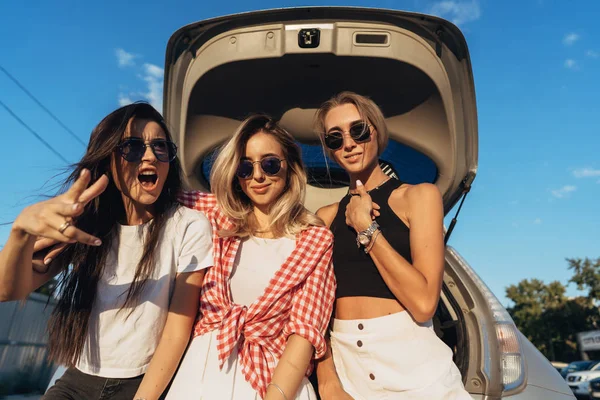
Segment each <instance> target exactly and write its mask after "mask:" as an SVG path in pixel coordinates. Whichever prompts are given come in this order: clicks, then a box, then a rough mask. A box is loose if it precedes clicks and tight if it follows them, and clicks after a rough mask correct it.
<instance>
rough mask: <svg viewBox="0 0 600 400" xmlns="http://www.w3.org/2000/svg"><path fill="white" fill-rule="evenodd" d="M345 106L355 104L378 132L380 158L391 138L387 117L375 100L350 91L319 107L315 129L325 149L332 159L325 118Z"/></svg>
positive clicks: (362, 117) (339, 94)
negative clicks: (328, 146)
mask: <svg viewBox="0 0 600 400" xmlns="http://www.w3.org/2000/svg"><path fill="white" fill-rule="evenodd" d="M344 104H353V105H354V106H355V107H356V109H357V110H358V113H359V114H360V118H361V119H362V120H364V121H367V122H369V123H370V124H371V125H373V127H374V128H375V131H377V155H378V156H380V155H381V153H383V151H384V150H385V148H386V146H387V143H388V138H389V135H388V131H387V127H386V125H385V117H384V116H383V113H382V112H381V109H380V108H379V106H378V105H377V104H375V102H374V101H373V100H371V99H369V98H368V97H365V96H361V95H360V94H356V93H354V92H348V91H346V92H341V93H338V94H336V95H335V96H333V97H332V98H330V99H329V100H327V101H326V102H325V103H323V104H322V105H321V107H319V109H318V110H317V112H316V114H315V129H316V131H317V133H318V134H319V139H320V140H321V144H322V145H323V148H324V149H325V150H326V151H327V152H328V153H329V156H330V157H331V156H332V155H333V154H332V151H331V150H330V149H329V148H327V146H325V141H324V140H325V118H326V117H327V114H328V113H329V111H331V110H332V109H334V108H335V107H339V106H342V105H344Z"/></svg>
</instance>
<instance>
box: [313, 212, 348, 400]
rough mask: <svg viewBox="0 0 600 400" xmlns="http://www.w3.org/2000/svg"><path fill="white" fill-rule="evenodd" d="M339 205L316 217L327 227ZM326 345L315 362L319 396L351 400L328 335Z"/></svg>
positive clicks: (325, 399)
mask: <svg viewBox="0 0 600 400" xmlns="http://www.w3.org/2000/svg"><path fill="white" fill-rule="evenodd" d="M338 207H339V203H334V204H330V205H328V206H325V207H321V208H319V209H318V210H317V216H319V217H320V218H321V219H322V220H323V221H324V222H325V224H326V225H327V226H328V227H329V226H331V223H332V222H333V219H334V218H335V215H336V214H337V212H338ZM325 340H326V343H327V350H326V351H325V355H324V356H323V358H321V359H320V360H319V361H318V362H317V381H318V382H319V387H318V390H319V395H320V396H321V398H322V399H323V400H327V399H340V400H352V397H350V395H348V394H347V393H346V392H345V391H344V389H343V388H342V383H341V382H340V378H339V377H338V374H337V372H336V370H335V365H334V364H333V357H332V354H331V347H330V346H329V335H327V334H326V335H325Z"/></svg>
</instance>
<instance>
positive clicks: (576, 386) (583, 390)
mask: <svg viewBox="0 0 600 400" xmlns="http://www.w3.org/2000/svg"><path fill="white" fill-rule="evenodd" d="M569 387H570V388H571V390H572V391H573V394H575V395H578V396H589V395H590V383H589V382H578V383H570V382H569Z"/></svg>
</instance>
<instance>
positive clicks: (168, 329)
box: [134, 270, 205, 400]
mask: <svg viewBox="0 0 600 400" xmlns="http://www.w3.org/2000/svg"><path fill="white" fill-rule="evenodd" d="M204 272H205V270H201V271H196V272H187V273H181V274H177V278H176V279H175V290H174V292H173V298H172V300H171V305H170V306H169V314H168V315H167V321H166V323H165V327H164V330H163V333H162V336H161V338H160V341H159V343H158V347H157V348H156V351H155V352H154V356H153V357H152V361H150V365H149V366H148V370H147V371H146V374H145V376H144V379H143V380H142V383H141V384H140V387H139V388H138V390H137V393H136V395H135V397H134V398H135V399H145V400H152V399H158V398H159V397H160V395H161V394H162V392H163V391H164V390H165V388H166V387H167V385H168V384H169V381H170V380H171V378H172V377H173V374H174V373H175V370H176V369H177V366H178V365H179V361H180V360H181V357H182V355H183V352H184V351H185V348H186V346H187V344H188V342H189V340H190V336H191V332H192V327H193V325H194V321H195V320H196V315H197V313H198V302H199V299H200V288H201V287H202V280H203V279H204Z"/></svg>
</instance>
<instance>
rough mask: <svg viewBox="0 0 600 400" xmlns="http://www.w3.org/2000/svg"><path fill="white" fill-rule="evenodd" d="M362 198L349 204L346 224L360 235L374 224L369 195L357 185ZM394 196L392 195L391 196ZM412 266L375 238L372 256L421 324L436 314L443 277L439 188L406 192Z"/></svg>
mask: <svg viewBox="0 0 600 400" xmlns="http://www.w3.org/2000/svg"><path fill="white" fill-rule="evenodd" d="M357 189H358V192H359V194H360V196H355V197H353V198H352V200H351V201H350V203H351V204H350V205H348V209H347V210H346V211H347V212H346V220H347V223H348V224H349V225H350V226H352V227H353V228H354V229H355V230H356V231H357V232H359V231H361V230H364V229H366V228H367V227H368V226H369V224H370V223H371V221H370V217H369V215H370V214H369V203H370V202H371V198H370V196H369V195H368V194H367V192H366V191H365V189H364V186H362V185H359V186H357ZM392 196H393V195H392ZM406 201H407V204H408V219H409V222H410V246H411V255H412V261H413V262H412V264H411V263H409V262H408V261H407V260H406V259H405V258H404V257H402V256H401V255H400V254H398V252H397V251H396V250H394V248H393V247H392V246H391V245H390V244H389V242H388V241H387V240H386V238H385V237H384V235H383V234H379V235H378V236H377V238H376V239H375V243H374V244H373V246H372V248H371V251H370V253H369V254H370V255H371V258H372V259H373V261H374V262H375V265H376V266H377V269H378V270H379V273H380V274H381V276H382V277H383V280H384V281H385V283H386V284H387V286H388V287H389V288H390V290H391V291H392V293H393V294H394V296H396V298H397V299H398V301H400V302H401V303H402V304H403V305H404V307H406V309H407V310H408V311H409V312H410V314H411V315H412V316H413V318H414V319H415V320H416V321H418V322H426V321H428V320H429V319H430V318H431V317H432V316H433V314H434V313H435V310H436V307H437V304H438V301H439V297H440V292H441V289H442V280H443V276H444V231H443V218H444V211H443V204H442V197H441V194H440V192H439V189H438V188H437V186H435V185H432V184H420V185H415V186H413V187H410V188H408V189H407V191H406Z"/></svg>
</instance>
